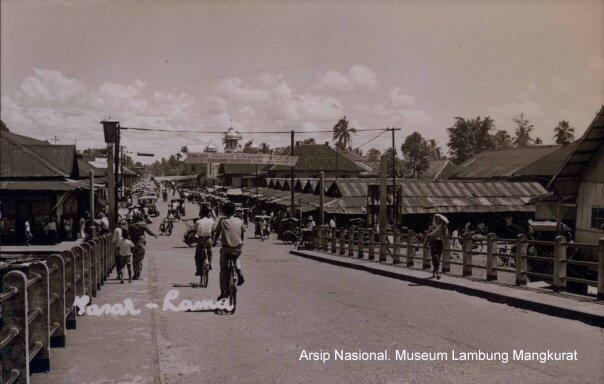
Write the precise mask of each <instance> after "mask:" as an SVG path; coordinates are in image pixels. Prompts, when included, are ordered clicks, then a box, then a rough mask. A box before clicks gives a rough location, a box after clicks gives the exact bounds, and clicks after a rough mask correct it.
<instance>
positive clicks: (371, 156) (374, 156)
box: [367, 148, 382, 163]
mask: <svg viewBox="0 0 604 384" xmlns="http://www.w3.org/2000/svg"><path fill="white" fill-rule="evenodd" d="M381 155H382V152H380V150H379V149H375V148H371V149H369V150H368V151H367V160H368V161H370V162H372V163H374V162H377V161H380V156H381Z"/></svg>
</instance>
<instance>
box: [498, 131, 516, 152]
mask: <svg viewBox="0 0 604 384" xmlns="http://www.w3.org/2000/svg"><path fill="white" fill-rule="evenodd" d="M493 141H494V143H495V149H496V150H502V149H510V148H512V136H510V134H509V133H508V132H507V131H506V130H503V129H500V130H498V131H497V132H495V135H493Z"/></svg>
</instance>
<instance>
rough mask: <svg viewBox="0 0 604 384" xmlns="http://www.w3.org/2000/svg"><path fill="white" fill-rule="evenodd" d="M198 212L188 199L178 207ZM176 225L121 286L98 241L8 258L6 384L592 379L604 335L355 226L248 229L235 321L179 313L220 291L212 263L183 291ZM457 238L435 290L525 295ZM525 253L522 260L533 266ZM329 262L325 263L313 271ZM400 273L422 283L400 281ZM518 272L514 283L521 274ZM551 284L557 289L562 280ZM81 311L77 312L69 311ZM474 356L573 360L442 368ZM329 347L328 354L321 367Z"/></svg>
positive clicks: (597, 378)
mask: <svg viewBox="0 0 604 384" xmlns="http://www.w3.org/2000/svg"><path fill="white" fill-rule="evenodd" d="M162 208H164V211H165V207H160V209H162ZM195 209H196V208H195V207H194V206H193V205H191V204H188V205H187V212H189V213H191V212H195ZM158 225H159V222H158V220H156V222H155V223H153V224H152V230H154V231H156V232H157V228H158ZM184 231H185V227H184V225H182V224H180V223H176V225H175V231H174V233H173V234H172V235H171V236H170V237H167V236H160V237H159V238H158V239H154V238H149V239H148V247H147V255H146V257H145V264H144V270H143V279H142V280H139V281H134V282H132V283H125V284H119V281H117V280H115V272H114V270H113V261H112V260H113V247H112V245H111V243H110V241H109V239H108V237H107V236H105V237H100V238H98V239H95V240H94V241H92V242H88V243H84V244H81V245H79V246H77V247H74V248H73V249H70V250H67V251H64V252H62V253H61V254H60V255H56V256H55V255H53V256H48V257H46V256H44V257H42V256H37V257H31V258H28V259H26V260H20V261H19V262H14V263H13V265H11V267H10V272H8V273H5V274H4V277H3V286H2V294H1V295H0V301H1V303H2V316H3V331H2V339H1V345H0V346H1V347H2V382H3V383H10V382H13V383H33V384H41V383H50V384H55V383H56V384H58V383H61V384H63V383H199V382H211V383H212V382H215V383H224V382H237V383H259V382H270V383H299V382H300V383H301V382H304V383H307V382H332V383H339V382H346V383H366V382H375V383H399V382H414V383H424V382H425V383H434V382H494V383H507V382H511V381H523V382H526V383H543V382H552V381H554V380H556V381H562V382H582V383H590V382H594V383H596V382H601V380H602V377H603V372H602V368H601V354H602V347H601V345H602V343H601V342H599V340H602V328H601V327H600V326H597V325H598V324H593V323H591V324H590V323H589V322H584V321H577V320H576V319H572V318H562V317H559V316H551V315H547V314H544V313H540V312H539V311H535V310H527V309H530V308H521V307H517V306H509V305H505V304H502V303H497V302H492V301H489V300H485V299H484V298H481V297H476V296H475V295H471V294H467V293H468V292H464V291H463V290H454V289H447V288H446V287H444V286H437V284H438V283H436V281H435V280H431V279H428V277H429V273H428V272H427V271H426V270H424V269H423V267H424V262H425V259H424V256H423V253H422V252H421V246H420V245H418V244H417V243H416V242H415V241H413V240H412V239H409V238H404V237H403V236H402V235H400V234H397V233H392V234H383V235H382V236H379V235H377V237H376V236H374V235H375V234H373V235H370V234H365V233H363V232H362V231H361V230H360V229H358V232H354V231H353V232H352V234H345V233H344V234H343V233H342V232H338V231H337V230H336V231H334V232H333V233H330V232H329V231H327V230H321V231H319V232H318V236H317V237H316V238H315V239H314V242H315V243H316V244H315V246H316V248H318V249H319V250H321V251H322V252H316V251H296V250H295V248H294V247H292V246H287V245H284V244H283V243H282V242H281V241H279V240H276V239H275V238H274V237H272V238H271V239H269V240H265V241H261V240H259V239H254V238H253V233H252V232H253V231H252V228H251V227H250V231H249V232H250V233H249V234H248V237H249V238H248V239H247V240H246V243H245V248H244V254H243V256H242V261H243V268H244V271H245V276H246V282H245V284H244V285H243V286H242V287H241V289H240V291H239V296H238V309H237V313H236V314H235V315H216V314H215V313H213V312H212V311H199V312H186V311H181V310H178V309H179V305H180V304H182V303H183V300H190V301H191V302H195V301H203V300H205V299H215V298H216V296H217V295H218V293H219V290H218V281H217V273H218V265H217V258H215V260H214V262H213V264H214V269H213V270H212V271H211V273H210V284H209V286H208V288H205V289H203V288H193V287H188V286H187V285H188V284H189V283H190V282H194V281H195V280H196V278H195V276H194V273H195V268H194V261H193V254H194V249H193V248H190V247H188V246H187V245H186V244H185V243H184V242H183V241H182V239H183V235H184ZM350 239H352V240H350ZM369 239H371V241H369ZM389 239H390V240H389ZM461 240H462V241H461V243H462V248H461V249H452V250H448V251H450V253H449V254H448V256H447V257H450V259H448V262H449V264H450V272H449V273H448V274H446V275H445V276H444V277H443V279H442V280H439V282H440V284H445V283H446V284H453V283H454V282H457V283H455V284H462V283H458V282H459V281H467V282H468V283H467V284H479V285H481V286H489V287H490V288H489V289H491V290H496V291H497V292H498V293H499V294H501V295H503V294H504V293H505V292H504V290H503V287H499V285H497V284H502V285H504V284H503V283H505V279H507V278H509V279H510V280H509V283H510V284H507V285H512V286H513V285H516V284H517V283H518V284H520V286H521V288H510V287H507V288H509V289H516V290H521V291H529V290H531V289H532V288H531V287H530V283H529V284H528V285H529V287H528V288H527V287H525V286H524V284H525V282H526V281H525V280H523V279H522V277H523V276H526V273H527V271H526V270H524V269H523V268H524V263H523V262H519V263H516V264H515V265H514V266H513V267H512V266H505V267H502V266H500V265H499V263H497V262H493V261H492V260H493V259H496V260H499V259H498V258H499V257H500V255H497V253H500V252H498V251H493V249H495V248H494V247H493V246H492V244H491V245H490V246H489V245H488V244H486V243H485V247H484V249H476V247H473V246H472V244H471V243H469V240H468V239H465V243H464V239H461ZM500 240H501V239H500ZM512 240H513V241H520V244H522V242H523V241H525V240H524V239H510V241H512ZM486 241H491V242H495V239H492V238H491V239H487V240H486ZM464 244H465V245H464ZM554 246H555V245H552V247H554ZM557 247H558V248H560V247H561V245H560V244H558V245H557ZM416 248H419V249H418V250H416ZM523 249H524V248H522V247H520V251H519V252H520V253H519V257H520V259H518V260H519V261H521V258H523V257H524V258H527V257H529V256H528V255H526V254H524V253H523ZM408 250H409V251H408ZM473 252H476V254H474V253H473ZM502 253H503V252H502ZM359 255H360V256H359ZM560 255H562V254H561V253H560ZM301 256H303V257H301ZM512 256H515V255H512ZM327 259H330V260H331V261H330V262H329V263H324V262H321V261H326V260H327ZM416 262H417V264H416ZM445 262H447V260H445ZM347 263H348V264H352V263H354V264H355V265H354V266H352V268H346V267H350V266H351V265H347ZM489 263H491V264H489ZM489 265H490V266H494V267H493V268H490V267H488V266H489ZM516 265H517V266H516ZM378 269H381V270H382V272H379V271H377V270H378ZM394 269H396V271H395V270H394ZM499 269H501V270H499ZM517 269H520V272H518V271H517ZM384 271H385V272H384ZM397 271H399V272H397ZM464 271H465V272H464ZM556 271H558V269H556ZM368 272H373V273H368ZM395 272H396V273H399V274H407V275H412V274H415V276H416V277H417V276H419V277H417V278H397V276H395V275H396V273H395ZM455 275H459V277H457V276H455ZM463 275H466V276H465V277H464V276H463ZM487 276H490V277H489V278H488V279H487ZM494 276H497V278H496V279H494ZM516 276H520V277H521V279H520V280H519V281H517V278H516ZM559 277H561V276H559ZM493 280H495V281H503V282H501V283H497V284H495V283H494V282H493ZM558 280H559V284H562V282H561V281H560V280H564V279H558ZM463 284H466V283H463ZM173 290H176V291H173ZM175 293H177V295H178V296H177V297H175V296H174V294H175ZM535 294H538V295H541V296H540V297H542V298H543V301H548V300H549V301H550V302H552V301H556V300H557V303H562V302H563V301H564V300H572V301H573V302H574V304H573V305H574V306H575V308H579V309H581V308H582V309H584V310H585V311H587V310H589V309H590V308H593V306H598V305H599V307H596V308H601V305H600V304H598V303H597V301H596V300H592V301H589V302H586V301H585V300H583V301H581V300H577V299H575V298H573V297H570V295H562V294H560V295H554V294H552V293H535ZM81 295H87V296H90V297H91V304H92V305H97V306H98V307H93V306H92V305H89V306H82V307H81V308H77V307H74V306H73V305H72V304H73V302H74V301H73V300H74V298H75V297H76V296H81ZM171 295H172V296H171ZM129 303H130V304H131V305H130V304H129ZM104 304H111V305H112V307H109V306H106V307H103V305H104ZM115 304H121V306H115ZM560 305H562V304H560ZM95 308H96V309H97V310H96V311H95V310H94V309H95ZM103 308H104V309H103ZM78 309H81V310H82V311H83V312H85V313H83V314H82V315H79V314H78ZM579 309H578V310H579ZM109 312H113V314H110V313H109ZM596 312H597V311H596ZM334 351H348V352H350V353H356V354H357V355H358V356H369V355H370V354H371V353H373V355H372V356H375V355H377V354H378V353H381V352H383V351H388V357H389V360H386V361H381V360H370V361H338V360H335V358H334V357H335V354H334ZM397 351H398V355H397ZM403 351H405V352H404V354H406V356H413V355H414V354H413V353H415V352H426V353H429V352H433V353H437V352H441V353H445V354H446V355H447V356H448V359H446V360H444V359H437V360H433V361H411V360H409V359H406V360H405V359H402V360H399V359H397V356H402V354H403ZM477 351H481V352H483V353H486V352H489V353H500V354H501V353H509V356H510V360H512V356H513V355H512V353H513V351H524V352H539V353H541V352H546V351H555V352H569V353H570V352H574V351H576V356H577V360H576V361H548V362H546V363H540V362H539V361H535V360H531V359H527V360H520V361H518V360H515V361H508V362H507V363H503V362H502V361H501V359H499V360H493V361H460V360H452V358H453V354H455V356H460V354H461V353H465V352H477ZM326 353H329V357H330V359H327V360H326V359H325V357H326V356H327V355H326ZM313 354H316V355H313ZM309 356H317V357H322V359H317V360H314V359H312V358H309ZM441 356H442V355H441Z"/></svg>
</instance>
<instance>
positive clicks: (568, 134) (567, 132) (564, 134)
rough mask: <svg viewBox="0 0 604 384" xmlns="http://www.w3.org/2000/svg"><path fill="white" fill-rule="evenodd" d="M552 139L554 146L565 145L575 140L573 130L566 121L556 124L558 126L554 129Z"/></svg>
mask: <svg viewBox="0 0 604 384" xmlns="http://www.w3.org/2000/svg"><path fill="white" fill-rule="evenodd" d="M554 132H555V133H554V138H555V139H556V144H562V145H566V144H569V143H570V142H571V141H573V140H574V139H575V128H574V127H571V126H570V123H569V122H568V121H566V120H562V121H560V122H558V126H557V127H556V128H554Z"/></svg>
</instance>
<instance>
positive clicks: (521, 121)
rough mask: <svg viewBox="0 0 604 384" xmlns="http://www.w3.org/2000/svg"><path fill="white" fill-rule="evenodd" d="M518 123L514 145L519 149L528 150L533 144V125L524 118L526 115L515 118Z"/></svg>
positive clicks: (522, 114)
mask: <svg viewBox="0 0 604 384" xmlns="http://www.w3.org/2000/svg"><path fill="white" fill-rule="evenodd" d="M514 123H516V136H515V137H514V139H513V143H514V145H515V146H516V147H517V148H526V147H528V146H529V145H531V143H533V138H532V137H531V132H532V131H533V124H531V123H530V121H528V120H527V119H525V118H524V113H521V114H520V116H517V117H515V118H514Z"/></svg>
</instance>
